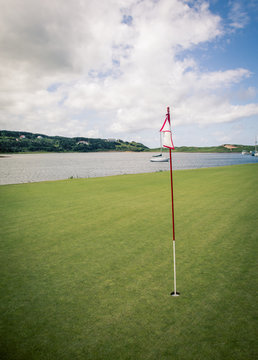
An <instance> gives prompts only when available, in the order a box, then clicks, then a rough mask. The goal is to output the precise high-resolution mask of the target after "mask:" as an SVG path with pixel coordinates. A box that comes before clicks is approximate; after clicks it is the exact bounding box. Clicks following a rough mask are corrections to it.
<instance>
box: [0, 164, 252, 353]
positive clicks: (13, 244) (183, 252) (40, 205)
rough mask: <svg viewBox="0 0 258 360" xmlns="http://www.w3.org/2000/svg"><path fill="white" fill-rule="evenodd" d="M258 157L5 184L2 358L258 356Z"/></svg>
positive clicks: (1, 192) (2, 196)
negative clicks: (241, 162)
mask: <svg viewBox="0 0 258 360" xmlns="http://www.w3.org/2000/svg"><path fill="white" fill-rule="evenodd" d="M257 199H258V166H257V165H253V164H252V165H238V166H230V167H218V168H209V169H198V170H184V171H175V172H174V200H175V224H176V249H177V290H178V291H179V292H180V294H181V295H180V297H177V298H174V297H172V296H170V292H171V291H172V290H173V264H172V228H171V198H170V179H169V172H157V173H152V174H139V175H123V176H113V177H103V178H91V179H70V180H66V181H56V182H42V183H30V184H20V185H6V186H1V187H0V200H1V203H0V207H1V209H0V215H1V359H15V360H19V359H20V360H25V359H26V360H29V359H35V360H43V359H48V360H52V359H53V360H58V359H62V360H71V359H87V360H88V359H92V360H100V359H104V360H105V359H114V360H118V359H121V360H125V359H134V360H137V359H149V360H150V359H151V360H163V359H178V360H188V359H189V360H195V359H200V360H202V359H203V360H206V359H207V360H213V359H214V360H221V359H226V360H229V359H233V360H238V359H246V360H252V359H257V356H258V351H257V345H256V342H257V298H256V291H257V285H258V284H257V248H258V246H257V240H258V230H257V229H258V226H257V224H258V207H257Z"/></svg>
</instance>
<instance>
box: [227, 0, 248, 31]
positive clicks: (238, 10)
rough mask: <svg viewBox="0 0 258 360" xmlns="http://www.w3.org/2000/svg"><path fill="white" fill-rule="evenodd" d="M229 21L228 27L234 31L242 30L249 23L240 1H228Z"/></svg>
mask: <svg viewBox="0 0 258 360" xmlns="http://www.w3.org/2000/svg"><path fill="white" fill-rule="evenodd" d="M229 5H230V11H229V20H230V21H231V22H230V26H231V27H232V28H235V29H242V28H244V27H245V26H246V25H247V24H248V22H249V16H248V14H247V12H246V11H245V9H244V5H243V3H242V1H236V0H234V1H230V2H229Z"/></svg>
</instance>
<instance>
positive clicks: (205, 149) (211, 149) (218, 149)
mask: <svg viewBox="0 0 258 360" xmlns="http://www.w3.org/2000/svg"><path fill="white" fill-rule="evenodd" d="M244 150H245V151H247V152H250V151H254V146H253V145H233V148H227V147H225V146H224V145H221V146H200V147H197V146H176V147H175V150H173V151H174V152H190V153H192V152H194V153H232V152H233V153H241V152H242V151H244ZM147 151H155V152H160V148H156V149H150V150H147ZM162 151H164V152H168V151H169V150H168V149H165V148H164V149H163V150H162Z"/></svg>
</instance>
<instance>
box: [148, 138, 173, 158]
mask: <svg viewBox="0 0 258 360" xmlns="http://www.w3.org/2000/svg"><path fill="white" fill-rule="evenodd" d="M168 160H169V158H167V157H165V156H163V154H162V139H161V132H160V153H159V154H156V155H152V158H151V159H150V161H151V162H168Z"/></svg>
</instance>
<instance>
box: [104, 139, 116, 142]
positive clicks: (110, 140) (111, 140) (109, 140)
mask: <svg viewBox="0 0 258 360" xmlns="http://www.w3.org/2000/svg"><path fill="white" fill-rule="evenodd" d="M106 141H108V142H115V141H116V139H107V140H106Z"/></svg>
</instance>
